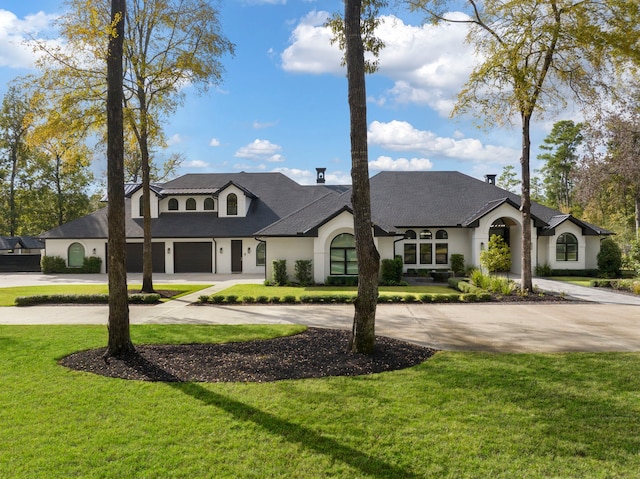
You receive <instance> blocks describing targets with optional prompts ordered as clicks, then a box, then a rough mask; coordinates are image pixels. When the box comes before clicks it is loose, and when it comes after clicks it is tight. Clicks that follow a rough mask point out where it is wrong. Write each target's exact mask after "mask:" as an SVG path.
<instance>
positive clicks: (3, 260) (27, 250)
mask: <svg viewBox="0 0 640 479" xmlns="http://www.w3.org/2000/svg"><path fill="white" fill-rule="evenodd" d="M43 249H44V242H42V241H40V240H39V239H38V238H34V237H32V236H0V272H2V273H8V272H11V273H15V272H20V273H25V272H35V271H40V252H41V250H43Z"/></svg>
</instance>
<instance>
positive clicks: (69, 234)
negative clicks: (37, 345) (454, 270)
mask: <svg viewBox="0 0 640 479" xmlns="http://www.w3.org/2000/svg"><path fill="white" fill-rule="evenodd" d="M317 170H318V179H317V184H315V185H312V186H303V185H300V184H298V183H296V182H295V181H293V180H291V179H289V178H287V177H286V176H284V175H282V174H280V173H244V172H242V173H229V174H188V175H185V176H182V177H180V178H177V179H175V180H173V181H169V182H167V183H164V184H162V185H153V186H152V187H151V191H152V194H151V196H152V204H151V216H152V234H153V264H154V271H155V272H165V273H191V272H194V273H195V272H206V273H252V274H256V273H258V274H261V273H264V274H265V276H266V277H267V278H270V277H271V274H272V262H273V261H274V260H279V259H285V260H287V268H288V273H289V276H290V277H291V278H293V276H294V267H295V261H296V260H312V262H313V271H314V279H315V281H316V282H318V283H323V282H324V281H325V279H326V277H327V276H330V275H351V274H356V273H357V261H356V254H355V243H354V237H353V216H352V215H353V214H352V209H351V187H350V186H331V185H325V184H324V169H323V168H318V169H317ZM126 197H127V200H126V201H127V208H126V209H127V218H126V234H127V263H128V264H127V267H128V270H129V271H131V272H139V271H141V270H142V238H143V232H142V214H141V212H142V189H141V187H140V186H139V185H133V186H132V185H129V186H128V187H127V195H126ZM519 204H520V198H519V196H518V195H515V194H513V193H510V192H508V191H506V190H503V189H501V188H499V187H497V186H496V185H495V175H487V176H486V181H481V180H477V179H475V178H472V177H469V176H467V175H464V174H462V173H458V172H381V173H379V174H377V175H376V176H374V177H372V178H371V208H372V220H373V225H372V227H373V232H374V241H375V243H376V247H377V248H378V250H379V251H380V256H381V258H393V257H394V256H395V255H400V256H402V258H403V259H404V269H405V271H406V270H408V269H420V268H426V269H447V268H449V266H450V259H451V255H452V254H454V253H457V254H462V255H464V258H465V263H466V264H467V265H479V263H480V260H479V257H480V252H481V251H482V250H483V249H484V248H486V247H487V245H488V242H489V238H490V236H491V235H492V234H500V235H502V236H503V237H504V238H505V240H506V241H507V243H508V244H509V245H510V247H511V251H512V257H513V260H512V266H511V272H513V273H519V272H520V269H521V264H520V262H521V260H520V256H521V245H520V243H521V242H520V236H521V232H522V226H521V221H522V220H521V215H520V212H519ZM531 212H532V238H531V240H532V266H533V267H535V266H536V265H543V264H548V265H549V266H551V268H553V269H574V270H583V269H592V268H596V267H597V261H596V257H597V254H598V252H599V250H600V239H601V237H602V236H605V235H610V234H611V232H609V231H606V230H603V229H601V228H598V227H596V226H594V225H591V224H588V223H585V222H583V221H580V220H578V219H576V218H574V217H572V216H571V215H564V214H562V213H560V212H559V211H556V210H553V209H550V208H547V207H544V206H541V205H538V204H535V203H534V204H532V208H531ZM106 238H107V215H106V208H105V209H102V210H99V211H97V212H95V213H92V214H90V215H87V216H85V217H83V218H79V219H77V220H75V221H72V222H70V223H67V224H65V225H62V226H60V227H57V228H55V229H52V230H50V231H48V232H46V233H44V234H43V235H42V239H44V241H45V242H46V254H47V255H58V256H62V257H63V258H65V259H66V260H67V263H68V265H69V266H70V267H74V266H81V265H82V260H83V258H84V257H85V256H99V257H101V258H102V259H103V271H104V270H105V265H106V255H107V240H106Z"/></svg>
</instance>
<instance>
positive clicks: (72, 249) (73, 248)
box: [67, 243, 84, 268]
mask: <svg viewBox="0 0 640 479" xmlns="http://www.w3.org/2000/svg"><path fill="white" fill-rule="evenodd" d="M67 263H68V264H69V268H81V267H82V264H83V263H84V246H82V245H81V244H80V243H71V244H70V245H69V249H68V250H67Z"/></svg>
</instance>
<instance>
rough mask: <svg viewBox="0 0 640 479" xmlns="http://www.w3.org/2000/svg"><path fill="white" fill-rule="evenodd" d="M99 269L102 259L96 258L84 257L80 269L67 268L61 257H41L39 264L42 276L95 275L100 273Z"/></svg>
mask: <svg viewBox="0 0 640 479" xmlns="http://www.w3.org/2000/svg"><path fill="white" fill-rule="evenodd" d="M101 267H102V258H100V257H98V256H88V257H85V258H84V260H83V261H82V267H80V268H69V267H68V266H67V263H66V262H65V260H64V258H63V257H61V256H43V257H42V260H41V263H40V268H41V270H42V272H43V273H44V274H69V273H70V274H77V273H84V274H96V273H100V269H101Z"/></svg>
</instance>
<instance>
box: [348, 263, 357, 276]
mask: <svg viewBox="0 0 640 479" xmlns="http://www.w3.org/2000/svg"><path fill="white" fill-rule="evenodd" d="M347 274H358V263H353V262H348V263H347Z"/></svg>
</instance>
